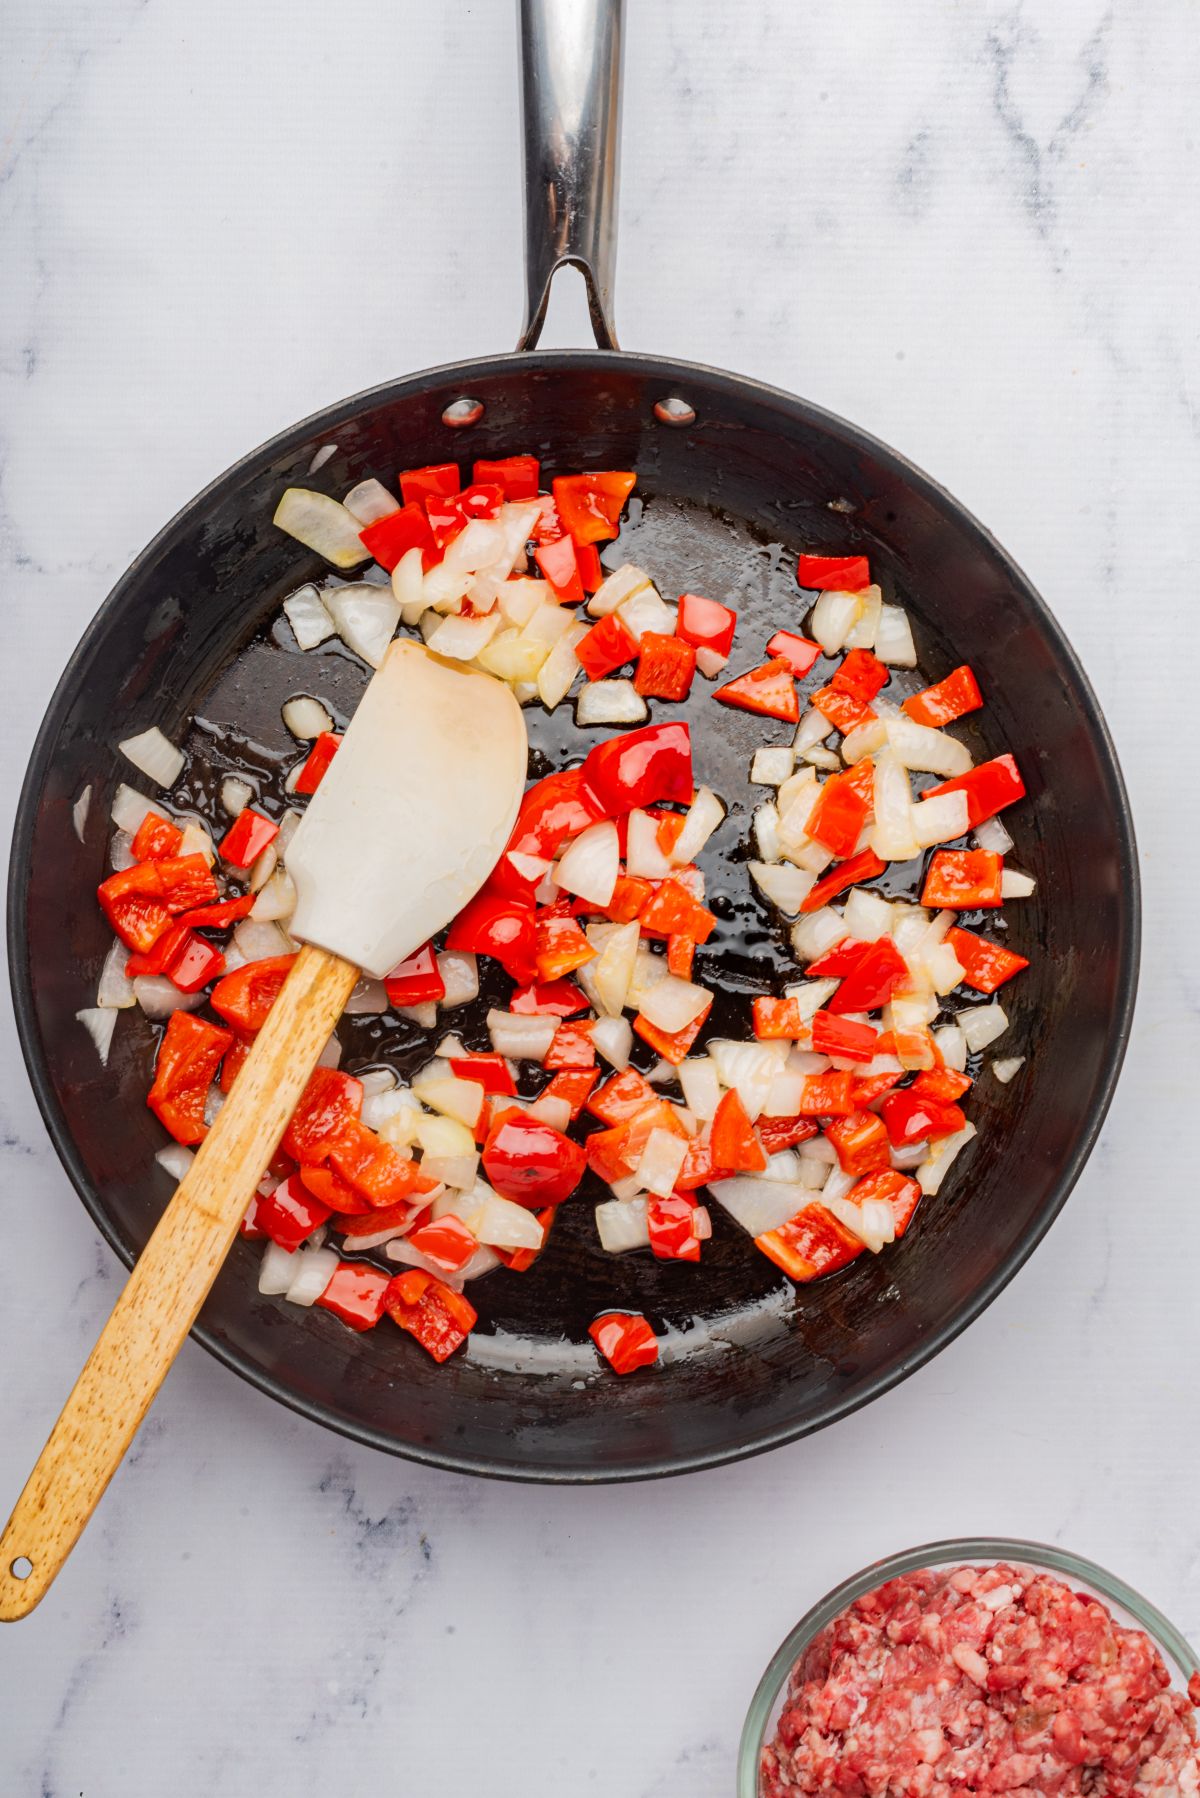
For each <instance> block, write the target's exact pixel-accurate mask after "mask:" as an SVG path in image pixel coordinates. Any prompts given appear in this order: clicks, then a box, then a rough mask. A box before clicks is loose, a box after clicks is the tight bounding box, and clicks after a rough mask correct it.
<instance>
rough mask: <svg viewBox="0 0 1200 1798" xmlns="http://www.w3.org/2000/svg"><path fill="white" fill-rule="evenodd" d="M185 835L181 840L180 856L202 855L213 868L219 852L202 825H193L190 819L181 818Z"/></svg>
mask: <svg viewBox="0 0 1200 1798" xmlns="http://www.w3.org/2000/svg"><path fill="white" fill-rule="evenodd" d="M179 822H180V823H181V824H182V825H183V835H182V837H181V838H180V842H179V849H178V854H180V855H202V856H203V857H204V859H205V861H206V862H207V863H208V866H209V867H210V868H211V867H212V865H213V863H214V862H215V861H216V859H217V851H216V848H215V847H214V844H213V840H212V838H211V837H210V836H209V834H208V832H207V831H206V830H205V828H204V826H203V825H202V824H196V823H193V821H192V820H191V819H190V818H181V819H180V820H179Z"/></svg>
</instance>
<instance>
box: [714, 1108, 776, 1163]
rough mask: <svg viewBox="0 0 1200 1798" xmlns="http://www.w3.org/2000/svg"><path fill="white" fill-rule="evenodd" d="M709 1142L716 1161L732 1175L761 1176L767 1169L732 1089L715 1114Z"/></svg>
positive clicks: (763, 1156)
mask: <svg viewBox="0 0 1200 1798" xmlns="http://www.w3.org/2000/svg"><path fill="white" fill-rule="evenodd" d="M710 1141H711V1143H712V1153H713V1160H714V1161H715V1162H716V1164H717V1166H718V1167H720V1168H726V1169H727V1170H728V1171H729V1172H730V1173H734V1174H736V1173H742V1172H745V1173H748V1174H761V1173H762V1171H763V1169H764V1168H765V1167H766V1165H767V1158H766V1156H765V1155H764V1154H763V1152H762V1145H761V1144H760V1143H759V1140H758V1138H757V1136H755V1134H754V1126H753V1124H752V1123H751V1122H750V1119H749V1117H748V1115H747V1113H746V1107H745V1106H744V1105H743V1104H742V1101H741V1099H740V1097H739V1096H738V1094H737V1092H736V1091H735V1090H734V1088H733V1087H730V1088H729V1090H728V1091H727V1092H724V1093H722V1094H721V1100H720V1103H719V1104H718V1106H717V1109H716V1111H715V1113H714V1114H713V1121H712V1135H711V1138H710Z"/></svg>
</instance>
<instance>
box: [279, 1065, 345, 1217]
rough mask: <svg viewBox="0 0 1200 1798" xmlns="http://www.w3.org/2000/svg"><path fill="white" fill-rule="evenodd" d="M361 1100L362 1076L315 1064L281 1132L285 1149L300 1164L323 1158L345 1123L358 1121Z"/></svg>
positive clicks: (321, 1160)
mask: <svg viewBox="0 0 1200 1798" xmlns="http://www.w3.org/2000/svg"><path fill="white" fill-rule="evenodd" d="M362 1101H363V1089H362V1081H361V1080H355V1078H354V1076H353V1075H352V1074H343V1073H341V1072H340V1071H339V1070H338V1069H337V1068H314V1069H313V1071H312V1073H311V1074H310V1075H309V1079H308V1085H307V1086H306V1087H305V1089H304V1091H303V1093H301V1095H300V1103H299V1104H298V1105H297V1106H296V1109H295V1111H294V1112H293V1113H292V1116H291V1119H290V1121H289V1123H288V1127H287V1129H286V1130H285V1131H284V1133H283V1145H282V1146H283V1149H284V1152H285V1153H286V1154H288V1155H290V1156H291V1158H292V1160H293V1161H296V1162H298V1163H299V1164H300V1166H301V1168H306V1167H315V1166H318V1165H319V1164H320V1163H322V1162H324V1161H326V1160H327V1159H328V1157H329V1153H330V1151H331V1149H332V1148H333V1146H334V1144H335V1143H336V1142H337V1141H338V1138H339V1137H340V1136H341V1135H342V1133H343V1131H344V1130H345V1128H346V1126H347V1125H348V1124H351V1123H356V1122H357V1121H358V1115H359V1113H360V1112H361V1110H362ZM342 1209H344V1210H350V1209H352V1207H350V1206H344V1207H342Z"/></svg>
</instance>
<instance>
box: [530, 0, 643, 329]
mask: <svg viewBox="0 0 1200 1798" xmlns="http://www.w3.org/2000/svg"><path fill="white" fill-rule="evenodd" d="M624 10H625V5H624V0H521V117H522V125H523V134H524V144H525V325H524V329H523V330H522V332H521V336H520V338H519V339H518V342H517V348H518V350H531V349H533V348H534V346H535V344H536V343H537V341H538V338H539V337H540V336H541V334H542V326H543V324H544V323H545V319H546V306H547V303H548V301H549V298H550V285H551V283H552V281H553V280H554V277H555V274H556V273H557V272H558V270H559V269H560V268H562V267H564V266H565V265H566V264H568V263H569V264H570V265H571V266H572V267H574V268H577V269H578V270H579V271H580V273H581V274H582V275H583V279H584V282H585V284H586V287H587V296H588V309H589V311H590V313H591V317H592V330H593V332H594V333H595V337H596V344H597V347H598V348H600V349H602V350H615V349H617V348H618V347H619V346H618V344H617V334H616V331H615V330H614V329H613V322H612V287H613V268H614V265H615V263H616V256H617V162H618V153H619V147H620V112H621V34H622V33H621V28H622V23H623V18H624Z"/></svg>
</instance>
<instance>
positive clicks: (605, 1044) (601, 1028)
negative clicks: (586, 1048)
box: [592, 1018, 633, 1072]
mask: <svg viewBox="0 0 1200 1798" xmlns="http://www.w3.org/2000/svg"><path fill="white" fill-rule="evenodd" d="M592 1047H593V1048H594V1049H595V1051H596V1053H597V1055H602V1056H603V1057H604V1059H605V1061H606V1062H607V1063H608V1064H609V1066H610V1067H613V1068H616V1069H617V1071H618V1072H620V1070H621V1069H622V1068H627V1067H628V1066H629V1058H630V1056H631V1055H632V1053H633V1026H632V1024H631V1023H630V1022H629V1019H628V1018H598V1019H597V1020H596V1022H595V1023H594V1024H593V1025H592Z"/></svg>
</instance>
